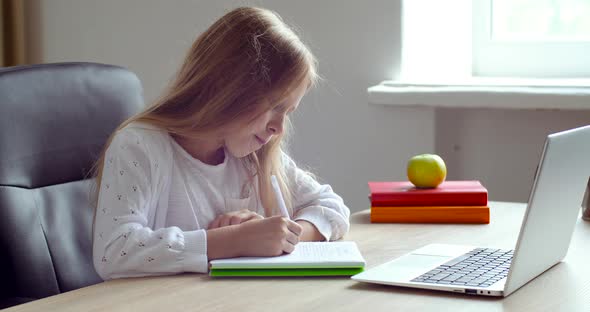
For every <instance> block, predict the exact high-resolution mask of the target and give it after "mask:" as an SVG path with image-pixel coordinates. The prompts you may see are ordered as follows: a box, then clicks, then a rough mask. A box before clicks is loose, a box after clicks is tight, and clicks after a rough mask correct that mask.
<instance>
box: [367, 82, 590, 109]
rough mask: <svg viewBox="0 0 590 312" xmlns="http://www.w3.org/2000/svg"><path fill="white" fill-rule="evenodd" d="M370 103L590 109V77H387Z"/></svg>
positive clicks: (372, 90) (371, 93)
mask: <svg viewBox="0 0 590 312" xmlns="http://www.w3.org/2000/svg"><path fill="white" fill-rule="evenodd" d="M368 96H369V103H371V104H381V105H394V106H405V107H408V106H410V107H413V106H416V107H456V108H500V109H551V110H553V109H556V110H590V80H589V79H487V78H478V79H471V80H468V81H463V82H453V83H445V84H438V83H415V82H406V81H384V82H382V83H381V84H379V85H377V86H373V87H370V88H369V89H368Z"/></svg>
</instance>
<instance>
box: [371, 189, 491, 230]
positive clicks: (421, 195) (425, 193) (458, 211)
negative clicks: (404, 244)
mask: <svg viewBox="0 0 590 312" xmlns="http://www.w3.org/2000/svg"><path fill="white" fill-rule="evenodd" d="M369 191H370V200H371V222H376V223H388V222H399V223H490V208H489V207H488V191H487V189H486V188H485V187H484V186H483V185H482V184H481V183H480V182H479V181H445V182H443V183H441V184H440V185H439V186H438V187H436V188H431V189H420V188H416V187H414V185H413V184H412V183H410V182H409V181H399V182H396V181H390V182H369Z"/></svg>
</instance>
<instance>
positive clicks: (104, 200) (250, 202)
mask: <svg viewBox="0 0 590 312" xmlns="http://www.w3.org/2000/svg"><path fill="white" fill-rule="evenodd" d="M283 163H284V166H285V171H286V173H287V177H288V178H289V179H290V181H289V184H290V185H292V186H294V189H293V194H294V196H293V214H294V215H293V216H292V219H293V220H306V221H309V222H311V223H312V224H313V225H315V226H316V227H317V229H318V230H319V232H320V233H321V234H322V235H323V236H324V238H325V239H326V240H328V241H329V240H336V239H339V238H341V237H342V236H343V235H344V234H345V233H347V232H348V229H349V227H350V223H349V220H348V219H349V216H350V210H349V209H348V207H346V206H345V205H344V203H343V201H342V198H341V197H340V196H338V195H337V194H336V193H334V192H333V191H332V188H331V187H330V186H329V185H320V184H319V183H318V182H317V181H315V180H314V179H313V178H311V177H310V176H309V175H308V174H306V173H305V172H304V171H302V170H301V169H299V168H297V166H296V165H295V163H294V162H293V160H292V159H291V158H289V157H288V156H287V155H284V158H283ZM248 176H249V173H248V170H247V169H246V167H245V166H244V165H243V163H242V161H241V160H240V159H238V158H235V157H232V156H231V155H230V154H229V153H227V152H226V154H225V159H224V161H223V163H221V164H219V165H215V166H212V165H207V164H205V163H203V162H201V161H199V160H198V159H196V158H193V157H192V156H191V155H190V154H188V153H187V152H186V151H185V150H184V149H183V148H182V147H181V146H180V145H179V144H178V143H176V141H175V140H174V139H172V137H171V136H170V135H169V134H168V133H167V132H166V131H163V130H161V129H159V128H156V127H154V126H150V125H147V124H143V123H132V124H130V125H128V126H127V127H125V128H124V129H122V130H121V131H119V132H118V133H117V134H116V135H115V136H114V138H113V140H112V142H111V145H110V146H109V148H108V149H107V151H106V154H105V164H104V169H103V173H102V181H101V186H100V193H99V196H98V205H97V211H96V218H95V221H94V237H93V261H94V267H95V269H96V271H97V272H98V274H99V275H100V276H101V277H102V278H103V279H104V280H107V279H112V278H120V277H133V276H146V275H163V274H173V273H180V272H203V273H205V272H207V271H208V259H207V236H206V229H207V226H208V225H209V223H210V222H211V221H213V219H215V218H216V217H217V216H218V215H220V214H224V213H227V212H231V211H236V210H240V209H250V210H252V211H255V212H257V213H258V214H260V215H264V207H262V203H261V201H260V199H259V197H258V196H257V194H258V191H257V190H258V187H257V182H256V181H255V182H254V183H249V179H248Z"/></svg>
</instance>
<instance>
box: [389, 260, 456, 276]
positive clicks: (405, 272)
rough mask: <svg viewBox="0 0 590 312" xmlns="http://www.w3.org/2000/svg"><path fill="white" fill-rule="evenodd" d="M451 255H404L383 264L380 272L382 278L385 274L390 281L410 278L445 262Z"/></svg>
mask: <svg viewBox="0 0 590 312" xmlns="http://www.w3.org/2000/svg"><path fill="white" fill-rule="evenodd" d="M450 259H451V257H445V256H429V255H412V254H410V255H406V256H402V257H400V258H398V259H396V260H393V261H391V262H389V263H387V264H385V265H383V267H384V268H383V269H385V271H386V272H382V273H383V274H384V275H382V276H381V277H382V278H385V277H386V276H387V279H391V280H392V281H405V280H408V279H412V278H414V277H416V276H418V275H420V274H422V273H426V272H428V271H429V270H431V269H433V268H435V267H437V266H439V265H441V264H443V263H445V262H447V261H448V260H450Z"/></svg>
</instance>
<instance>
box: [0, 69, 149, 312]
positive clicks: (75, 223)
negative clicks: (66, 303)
mask: <svg viewBox="0 0 590 312" xmlns="http://www.w3.org/2000/svg"><path fill="white" fill-rule="evenodd" d="M143 105H144V102H143V97H142V87H141V83H140V81H139V79H138V78H137V76H136V75H135V74H134V73H132V72H130V71H129V70H127V69H124V68H121V67H116V66H111V65H103V64H94V63H56V64H41V65H32V66H18V67H7V68H2V69H0V252H1V253H2V256H1V257H0V308H3V307H8V306H11V305H15V304H19V303H23V302H27V301H31V300H35V299H39V298H43V297H47V296H51V295H54V294H58V293H62V292H66V291H69V290H73V289H77V288H80V287H84V286H87V285H91V284H95V283H98V282H101V279H100V277H99V276H98V275H97V274H96V272H95V270H94V267H93V264H92V235H91V229H92V218H93V207H92V201H91V194H90V189H91V188H90V187H89V186H90V185H91V183H90V182H91V181H90V179H88V174H89V170H90V169H91V168H92V165H93V163H94V162H95V161H96V159H97V157H98V156H99V153H100V151H101V149H102V147H103V145H104V144H105V142H106V140H107V138H108V136H109V135H110V134H111V132H112V131H113V130H114V129H115V128H116V127H117V126H118V125H119V124H120V123H121V122H122V121H123V120H125V119H127V118H128V117H129V116H131V115H133V114H134V113H136V112H138V111H139V110H140V109H141V108H142V107H143Z"/></svg>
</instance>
